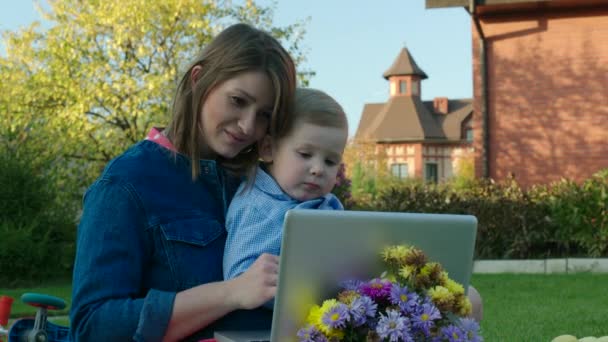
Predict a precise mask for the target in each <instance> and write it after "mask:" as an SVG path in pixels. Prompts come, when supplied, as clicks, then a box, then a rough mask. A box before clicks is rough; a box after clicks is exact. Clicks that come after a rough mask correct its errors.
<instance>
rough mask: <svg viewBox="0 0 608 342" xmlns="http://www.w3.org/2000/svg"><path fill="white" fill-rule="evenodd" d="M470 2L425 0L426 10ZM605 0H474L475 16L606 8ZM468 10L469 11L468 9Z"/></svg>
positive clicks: (469, 3) (461, 5)
mask: <svg viewBox="0 0 608 342" xmlns="http://www.w3.org/2000/svg"><path fill="white" fill-rule="evenodd" d="M470 5H471V1H470V0H426V8H443V7H466V8H468V7H469V6H470ZM607 5H608V4H607V2H606V0H476V2H475V15H489V14H499V13H516V12H530V11H535V10H542V11H548V10H571V9H576V8H585V7H598V8H606V7H607ZM469 10H470V9H469Z"/></svg>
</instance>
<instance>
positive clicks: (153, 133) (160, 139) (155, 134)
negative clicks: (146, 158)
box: [146, 127, 177, 152]
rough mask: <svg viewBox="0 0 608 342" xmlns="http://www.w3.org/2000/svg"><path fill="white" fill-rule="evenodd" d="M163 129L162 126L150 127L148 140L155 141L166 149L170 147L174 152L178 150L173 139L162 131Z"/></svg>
mask: <svg viewBox="0 0 608 342" xmlns="http://www.w3.org/2000/svg"><path fill="white" fill-rule="evenodd" d="M162 130H163V129H162V128H160V127H152V129H150V132H148V136H147V137H146V140H150V141H153V142H155V143H157V144H159V145H160V146H162V147H164V148H166V149H169V150H171V151H173V152H177V150H176V149H175V146H173V144H172V143H171V141H170V140H169V139H167V137H166V136H164V135H163V134H162V133H161V132H162Z"/></svg>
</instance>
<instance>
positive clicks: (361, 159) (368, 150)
mask: <svg viewBox="0 0 608 342" xmlns="http://www.w3.org/2000/svg"><path fill="white" fill-rule="evenodd" d="M343 159H344V164H346V175H347V177H348V178H350V179H351V192H352V196H353V198H354V199H355V200H356V201H359V202H361V201H369V200H371V199H373V198H375V196H376V194H377V193H378V192H379V191H381V190H384V189H386V188H388V187H390V186H392V185H394V184H396V182H397V180H396V179H395V178H394V177H393V176H392V175H391V174H390V173H389V169H388V166H387V156H386V153H385V150H384V149H383V148H380V147H378V145H376V144H375V143H373V142H364V141H349V143H348V144H347V146H346V149H345V151H344V158H343Z"/></svg>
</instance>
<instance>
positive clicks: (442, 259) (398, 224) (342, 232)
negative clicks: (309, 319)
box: [271, 210, 477, 342]
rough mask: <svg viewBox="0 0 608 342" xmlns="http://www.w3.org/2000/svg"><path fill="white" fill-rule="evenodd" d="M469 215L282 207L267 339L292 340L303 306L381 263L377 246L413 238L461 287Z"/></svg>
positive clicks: (469, 247)
mask: <svg viewBox="0 0 608 342" xmlns="http://www.w3.org/2000/svg"><path fill="white" fill-rule="evenodd" d="M476 232H477V219H476V218H475V217H474V216H470V215H446V214H410V213H389V212H363V211H329V210H290V211H288V212H287V214H286V216H285V222H284V231H283V241H282V246H281V257H280V265H279V283H278V289H277V295H276V297H275V305H274V314H273V321H272V334H271V341H273V342H278V341H281V342H282V341H295V340H296V333H297V331H298V329H299V328H301V327H302V326H303V325H304V322H305V320H306V316H307V314H308V311H309V309H310V308H311V307H312V306H313V305H315V304H318V305H320V304H321V302H322V301H323V300H324V299H328V298H330V297H334V296H335V295H336V294H337V291H338V289H339V284H340V283H341V282H342V281H345V280H352V279H360V280H366V279H371V278H374V277H379V276H380V275H381V273H382V272H384V271H385V267H384V266H383V265H382V263H381V259H380V252H381V250H382V249H383V248H384V247H385V246H388V245H396V244H408V245H413V246H416V247H418V248H420V249H421V250H423V251H424V253H425V254H426V255H427V256H428V258H429V260H431V261H436V262H439V263H441V265H442V266H443V267H444V269H445V270H446V271H447V272H448V274H449V276H450V277H451V278H452V279H454V280H455V281H457V282H459V283H461V284H462V285H463V286H464V288H465V289H467V287H468V284H469V280H470V278H471V273H472V269H473V253H474V248H475V237H476Z"/></svg>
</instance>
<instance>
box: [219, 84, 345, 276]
mask: <svg viewBox="0 0 608 342" xmlns="http://www.w3.org/2000/svg"><path fill="white" fill-rule="evenodd" d="M283 131H285V134H283V135H282V136H275V137H270V136H267V137H265V138H264V139H263V140H262V142H261V143H260V144H259V146H258V148H259V152H260V157H261V159H262V162H261V164H260V166H259V167H258V168H257V170H256V175H255V180H253V182H251V181H249V182H246V183H244V184H242V185H241V187H240V188H239V191H238V192H237V195H236V196H235V197H234V199H233V200H232V203H231V204H230V208H229V209H228V215H227V217H226V230H227V231H228V238H227V240H226V249H225V251H224V278H225V279H231V278H234V277H236V276H238V275H239V274H241V273H243V272H244V271H245V270H247V269H248V268H249V267H250V266H251V265H252V264H253V262H254V261H255V260H256V259H257V258H258V257H259V256H260V255H261V254H263V253H270V254H274V255H279V254H280V248H281V239H282V236H283V233H282V229H283V220H284V217H285V213H286V212H287V210H289V209H294V208H300V209H323V210H343V207H342V204H341V203H340V201H339V200H338V198H336V196H334V195H333V194H331V190H332V189H333V187H334V185H335V183H336V175H337V173H338V168H339V166H340V163H341V161H342V153H343V152H344V148H345V146H346V139H347V137H348V122H347V119H346V114H345V113H344V110H343V109H342V107H341V106H340V105H339V104H338V103H337V102H336V101H335V100H334V99H333V98H331V97H330V96H329V95H327V94H325V93H324V92H322V91H320V90H315V89H307V88H298V89H297V90H296V96H295V107H294V119H293V120H292V123H291V126H290V127H288V128H287V129H285V130H283Z"/></svg>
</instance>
